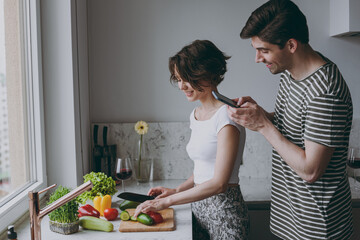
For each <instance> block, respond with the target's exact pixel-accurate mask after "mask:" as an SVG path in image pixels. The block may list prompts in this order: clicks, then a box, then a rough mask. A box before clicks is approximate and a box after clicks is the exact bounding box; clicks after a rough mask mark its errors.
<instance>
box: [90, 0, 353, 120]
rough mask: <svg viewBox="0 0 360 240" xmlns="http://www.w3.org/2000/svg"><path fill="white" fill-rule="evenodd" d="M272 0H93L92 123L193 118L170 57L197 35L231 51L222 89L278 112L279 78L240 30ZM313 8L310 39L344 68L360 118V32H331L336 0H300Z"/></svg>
mask: <svg viewBox="0 0 360 240" xmlns="http://www.w3.org/2000/svg"><path fill="white" fill-rule="evenodd" d="M264 2H266V1H265V0H252V1H245V0H242V1H239V0H227V1H219V0H181V1H178V0H131V1H128V0H105V1H98V0H89V1H88V34H89V37H88V40H89V79H90V121H91V122H135V121H138V120H140V119H142V120H146V121H187V120H188V115H189V113H190V111H191V110H192V108H193V107H194V106H195V105H194V104H193V103H188V102H187V101H186V99H185V97H184V96H183V94H182V93H181V92H180V91H179V90H177V89H176V88H175V87H173V86H172V85H171V84H170V83H169V80H168V79H169V72H168V66H167V64H168V58H169V57H170V56H172V55H174V54H175V53H176V52H177V51H179V50H180V49H181V48H182V47H183V46H184V45H186V44H188V43H190V42H191V41H193V40H195V39H209V40H211V41H213V42H214V43H215V44H216V45H217V46H218V47H219V48H220V49H221V50H223V51H224V52H226V53H227V54H229V55H231V56H232V58H231V59H230V61H229V64H228V72H227V74H226V75H225V80H224V82H223V83H222V84H220V86H219V91H221V92H223V93H224V94H225V95H227V96H229V97H237V96H244V95H250V96H253V98H254V99H255V100H257V101H258V103H259V104H260V105H262V106H263V107H264V108H265V109H266V110H268V111H272V110H273V107H274V101H275V95H276V92H277V88H278V79H279V76H277V75H275V76H274V75H272V74H270V73H269V71H268V70H267V69H266V67H265V66H264V65H263V64H256V63H255V61H254V58H255V51H254V49H253V48H252V47H251V46H250V40H242V39H240V37H239V33H240V31H241V29H242V27H243V26H244V25H245V22H246V20H247V18H248V17H249V16H250V14H251V12H252V11H253V10H255V9H256V8H257V7H258V6H260V5H261V4H263V3H264ZM294 2H295V3H296V4H297V5H298V6H299V7H300V9H301V10H302V11H303V12H304V13H305V15H306V16H307V20H308V25H309V30H310V44H311V45H312V47H313V48H314V49H315V50H318V51H320V52H322V53H323V54H324V55H325V56H327V57H328V58H330V59H331V60H332V61H334V62H335V63H336V64H337V65H338V66H339V68H340V70H341V72H342V74H343V76H344V77H345V79H346V80H347V83H348V85H349V87H350V90H351V94H352V98H353V103H354V117H357V118H359V117H360V109H359V103H360V93H359V90H360V81H359V76H360V61H359V56H360V37H356V38H332V37H330V36H329V28H330V27H329V18H330V16H329V11H330V10H329V0H317V1H312V0H301V1H300V0H296V1H294Z"/></svg>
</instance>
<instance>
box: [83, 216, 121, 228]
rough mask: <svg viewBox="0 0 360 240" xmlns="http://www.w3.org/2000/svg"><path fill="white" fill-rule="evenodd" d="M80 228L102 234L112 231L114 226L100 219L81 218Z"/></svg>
mask: <svg viewBox="0 0 360 240" xmlns="http://www.w3.org/2000/svg"><path fill="white" fill-rule="evenodd" d="M79 220H80V226H81V227H83V228H84V229H89V230H97V231H104V232H112V231H113V230H114V225H113V224H112V223H111V222H108V221H106V220H104V219H101V218H96V217H92V216H83V217H81V218H80V219H79Z"/></svg>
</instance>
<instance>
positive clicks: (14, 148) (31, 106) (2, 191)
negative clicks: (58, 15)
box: [0, 0, 46, 231]
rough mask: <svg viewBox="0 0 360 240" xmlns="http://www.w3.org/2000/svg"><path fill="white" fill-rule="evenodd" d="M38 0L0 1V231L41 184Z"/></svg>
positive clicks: (41, 114) (41, 150)
mask: <svg viewBox="0 0 360 240" xmlns="http://www.w3.org/2000/svg"><path fill="white" fill-rule="evenodd" d="M39 12H40V8H39V1H38V0H35V1H34V0H0V231H2V230H4V229H5V228H6V227H7V225H9V224H13V223H14V222H15V221H16V219H17V218H19V217H20V216H21V215H23V214H24V213H26V211H28V201H29V199H28V192H29V191H33V190H39V189H40V188H44V187H45V185H46V179H45V178H44V176H45V161H44V156H45V155H44V152H43V151H44V147H43V146H44V144H43V143H44V140H43V136H44V134H43V131H44V129H43V126H42V125H43V124H42V122H43V111H42V81H41V54H40V41H39V40H40V23H39V19H40V18H39Z"/></svg>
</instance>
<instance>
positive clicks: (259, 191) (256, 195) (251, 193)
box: [15, 177, 360, 240]
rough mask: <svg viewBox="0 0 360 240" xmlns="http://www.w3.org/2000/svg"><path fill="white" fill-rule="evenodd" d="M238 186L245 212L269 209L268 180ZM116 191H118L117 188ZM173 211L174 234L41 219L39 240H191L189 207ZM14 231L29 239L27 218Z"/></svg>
mask: <svg viewBox="0 0 360 240" xmlns="http://www.w3.org/2000/svg"><path fill="white" fill-rule="evenodd" d="M349 180H350V187H351V190H352V199H353V207H356V208H359V207H360V191H354V189H353V185H352V183H353V181H352V180H353V179H352V178H349ZM182 182H184V180H157V181H153V182H149V183H141V184H137V183H136V182H135V181H126V182H125V191H131V192H136V193H142V194H146V193H147V191H148V190H149V189H150V188H151V187H156V186H164V187H168V188H175V187H177V186H178V185H179V184H181V183H182ZM240 186H241V191H242V194H243V197H244V199H245V201H246V202H247V204H248V207H249V210H269V208H270V196H271V180H270V179H267V178H251V177H241V178H240ZM118 189H119V191H118V193H119V192H120V191H121V188H120V187H118ZM118 193H116V194H115V195H114V197H113V199H112V201H113V204H112V207H116V208H117V207H118V204H119V202H121V201H122V199H119V198H117V197H116V196H117V194H118ZM172 208H174V210H175V225H176V230H175V231H169V232H165V233H164V232H140V233H121V232H119V230H118V229H119V225H120V220H119V219H118V220H116V221H112V223H113V224H114V231H113V232H110V233H107V232H98V231H91V230H83V229H82V228H81V227H80V230H79V232H78V233H76V234H72V235H61V234H58V233H54V232H52V231H50V229H49V218H48V216H45V217H44V218H43V220H42V221H41V232H42V235H41V236H42V239H46V240H55V239H56V240H62V239H67V240H72V239H76V240H82V239H84V240H85V239H86V240H92V239H99V238H100V239H103V238H104V237H105V236H106V239H108V240H112V239H114V240H115V239H116V240H122V239H123V240H125V239H141V240H142V239H144V240H145V239H158V240H161V239H166V240H167V239H174V240H177V239H179V240H180V239H181V240H187V239H191V235H192V226H191V208H190V204H185V205H179V206H172ZM15 227H16V229H15V230H16V232H17V233H18V239H30V224H29V218H26V219H25V220H24V221H23V222H22V223H21V224H20V225H18V226H15Z"/></svg>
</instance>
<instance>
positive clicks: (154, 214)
mask: <svg viewBox="0 0 360 240" xmlns="http://www.w3.org/2000/svg"><path fill="white" fill-rule="evenodd" d="M147 215H149V216H150V217H151V218H152V219H153V220H154V222H155V223H162V222H163V221H164V219H163V217H162V216H161V214H160V213H158V212H153V211H150V212H147Z"/></svg>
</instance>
